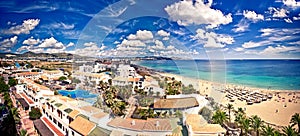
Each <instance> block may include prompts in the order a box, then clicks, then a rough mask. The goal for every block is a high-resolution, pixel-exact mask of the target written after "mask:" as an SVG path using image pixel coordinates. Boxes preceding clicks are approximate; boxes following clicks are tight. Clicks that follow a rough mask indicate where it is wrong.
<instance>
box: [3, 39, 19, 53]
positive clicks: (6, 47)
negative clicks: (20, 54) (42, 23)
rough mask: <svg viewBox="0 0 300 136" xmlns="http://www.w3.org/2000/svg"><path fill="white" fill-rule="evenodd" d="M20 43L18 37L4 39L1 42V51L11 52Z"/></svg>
mask: <svg viewBox="0 0 300 136" xmlns="http://www.w3.org/2000/svg"><path fill="white" fill-rule="evenodd" d="M17 42H18V36H14V37H11V38H7V39H4V40H3V41H1V42H0V45H1V46H0V50H1V51H4V52H10V51H11V50H10V49H11V48H12V47H13V46H15V45H16V44H17Z"/></svg>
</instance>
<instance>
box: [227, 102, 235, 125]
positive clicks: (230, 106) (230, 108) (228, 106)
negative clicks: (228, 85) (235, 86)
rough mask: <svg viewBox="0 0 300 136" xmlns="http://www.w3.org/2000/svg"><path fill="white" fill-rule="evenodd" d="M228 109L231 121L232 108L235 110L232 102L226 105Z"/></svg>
mask: <svg viewBox="0 0 300 136" xmlns="http://www.w3.org/2000/svg"><path fill="white" fill-rule="evenodd" d="M226 109H227V110H228V116H229V122H231V114H230V113H231V111H232V110H234V107H233V105H232V104H230V103H228V104H227V105H226Z"/></svg>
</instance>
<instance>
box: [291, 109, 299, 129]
mask: <svg viewBox="0 0 300 136" xmlns="http://www.w3.org/2000/svg"><path fill="white" fill-rule="evenodd" d="M290 123H291V124H292V127H294V126H295V125H297V126H298V134H300V116H299V113H295V114H294V115H293V116H292V118H291V121H290Z"/></svg>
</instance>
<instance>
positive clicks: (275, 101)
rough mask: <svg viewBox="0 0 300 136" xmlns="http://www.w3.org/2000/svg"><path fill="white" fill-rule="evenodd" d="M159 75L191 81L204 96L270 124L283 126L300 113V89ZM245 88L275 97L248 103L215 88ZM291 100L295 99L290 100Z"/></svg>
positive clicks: (184, 81) (186, 81) (165, 74)
mask: <svg viewBox="0 0 300 136" xmlns="http://www.w3.org/2000/svg"><path fill="white" fill-rule="evenodd" d="M155 73H156V74H158V75H161V76H166V77H174V78H175V79H176V80H179V81H182V83H183V84H185V85H186V83H191V84H193V86H194V87H195V85H194V84H198V85H196V87H197V86H198V87H199V88H195V89H197V90H198V91H199V92H200V95H202V96H206V95H207V96H209V97H213V98H217V101H216V102H218V103H219V104H220V105H223V106H225V105H227V104H228V103H230V104H232V105H233V106H234V109H235V110H237V108H239V107H241V108H243V109H245V112H246V114H247V116H249V117H251V116H253V115H258V116H259V117H261V118H262V120H264V121H265V122H267V123H268V124H271V125H272V124H273V125H276V127H282V126H286V125H288V124H289V121H290V118H291V116H292V115H293V114H294V113H300V108H299V107H300V91H297V90H273V89H270V90H267V89H262V88H252V87H244V86H241V85H234V84H221V83H215V82H211V81H206V80H201V79H195V78H190V77H184V76H181V75H176V74H172V73H166V72H157V71H156V72H155ZM234 88H238V89H243V90H248V92H258V93H261V94H264V95H269V94H271V95H272V96H273V97H272V98H271V99H268V100H266V101H262V102H260V103H253V104H252V105H248V104H247V103H246V101H240V100H235V101H234V102H232V101H230V99H229V98H227V97H225V95H226V94H228V93H226V92H224V93H222V92H220V91H215V90H218V89H219V90H225V89H234ZM290 100H293V101H291V102H289V101H290Z"/></svg>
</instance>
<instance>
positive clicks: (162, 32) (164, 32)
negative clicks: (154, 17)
mask: <svg viewBox="0 0 300 136" xmlns="http://www.w3.org/2000/svg"><path fill="white" fill-rule="evenodd" d="M157 34H158V35H159V36H163V37H169V36H170V33H168V32H166V31H164V30H159V31H157Z"/></svg>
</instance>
